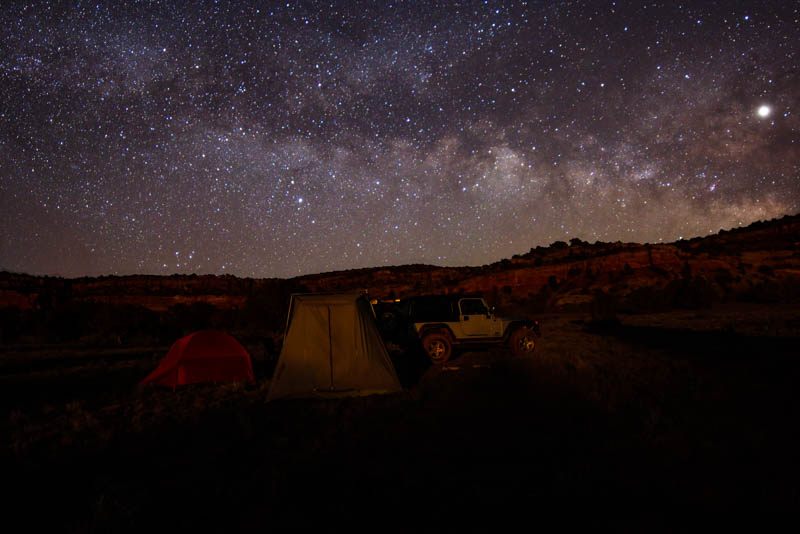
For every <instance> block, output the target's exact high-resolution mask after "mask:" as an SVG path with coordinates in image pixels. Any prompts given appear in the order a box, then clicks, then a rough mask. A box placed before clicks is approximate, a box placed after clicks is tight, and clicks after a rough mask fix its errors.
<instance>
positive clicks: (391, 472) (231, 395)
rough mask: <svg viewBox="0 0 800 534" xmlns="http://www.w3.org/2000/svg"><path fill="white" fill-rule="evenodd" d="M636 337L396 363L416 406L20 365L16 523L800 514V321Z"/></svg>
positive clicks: (433, 525) (695, 315) (8, 422)
mask: <svg viewBox="0 0 800 534" xmlns="http://www.w3.org/2000/svg"><path fill="white" fill-rule="evenodd" d="M619 319H620V322H619V323H615V322H613V321H610V322H604V323H592V322H591V321H590V320H589V318H588V317H587V316H584V315H581V314H560V315H547V316H543V317H541V320H542V325H543V326H542V334H543V336H542V338H541V339H540V343H539V346H538V347H537V349H536V351H535V353H534V354H533V355H531V356H529V357H525V358H516V357H514V356H512V355H511V354H510V353H508V352H506V351H504V350H500V349H494V350H491V351H488V352H469V353H463V354H460V355H457V356H456V357H455V358H454V359H452V360H451V361H450V362H448V364H446V365H445V366H444V367H432V366H430V365H428V364H427V363H425V362H424V361H423V360H421V359H420V358H419V357H416V356H413V355H408V354H402V353H400V352H399V351H397V350H395V351H392V352H393V357H394V360H395V362H396V366H397V368H398V372H399V374H400V376H401V380H402V382H403V383H404V386H405V390H404V392H403V393H400V394H396V395H388V396H374V397H364V398H353V399H337V400H326V401H320V400H306V401H282V402H273V403H269V404H267V403H265V398H266V393H267V390H268V388H269V375H270V373H271V369H272V366H273V365H274V362H272V361H270V360H265V359H264V358H263V357H258V356H256V358H255V361H254V365H255V371H256V376H257V379H258V380H257V383H256V384H255V385H244V384H224V385H201V386H190V387H185V388H180V389H179V390H177V391H175V392H173V391H171V390H157V389H151V388H146V389H140V388H138V387H137V385H136V384H137V382H138V381H139V380H141V379H142V378H143V377H144V376H145V375H146V374H147V373H148V372H149V371H150V370H152V369H153V368H154V367H155V366H156V364H157V363H158V361H159V360H160V358H161V357H163V355H164V354H165V353H166V350H167V348H168V347H148V348H130V349H115V350H100V349H94V350H92V349H71V350H67V349H65V348H63V347H38V348H25V347H6V348H5V349H4V350H3V352H2V353H0V395H2V402H3V407H4V410H5V415H6V418H5V421H4V422H3V433H2V434H3V435H4V436H7V438H6V439H7V443H8V446H7V447H6V448H5V451H4V453H3V465H4V470H3V471H4V479H5V481H6V488H7V489H11V492H12V493H13V495H12V496H11V497H10V499H7V500H6V502H5V503H4V504H5V505H6V506H7V510H8V511H9V512H10V513H11V515H12V516H13V515H18V516H19V518H20V519H22V518H24V520H25V521H26V524H28V525H29V526H33V527H40V526H41V527H43V526H50V527H54V528H57V529H58V530H59V531H106V530H108V531H116V532H119V531H133V530H137V531H141V530H142V529H143V528H148V529H149V528H153V526H154V525H158V526H159V527H161V528H179V529H188V528H197V527H200V528H203V529H204V530H206V529H210V528H220V529H225V530H227V531H231V530H234V531H235V530H245V529H251V528H265V527H266V528H273V527H276V526H280V527H281V528H287V527H288V528H294V527H296V528H310V527H320V526H321V527H325V528H335V529H344V528H348V529H351V528H357V529H365V530H366V529H370V530H374V529H378V528H379V529H381V530H384V529H390V530H395V529H397V530H405V529H408V530H411V529H414V530H418V529H420V528H422V529H437V528H441V527H445V528H449V527H454V526H459V527H461V526H463V527H476V526H479V525H481V526H482V525H486V526H491V527H493V528H503V529H504V530H505V529H511V528H517V527H519V526H522V527H523V528H526V529H529V528H531V527H534V526H537V525H541V524H543V523H544V522H547V523H553V522H555V523H557V524H558V525H561V526H570V525H577V524H583V523H605V524H612V525H621V526H625V525H635V526H637V527H641V526H645V527H646V528H648V529H649V530H654V529H655V530H658V529H659V527H663V529H664V530H672V528H673V527H675V526H679V525H683V526H685V525H686V523H685V521H687V520H688V518H690V517H694V516H695V515H696V514H698V513H699V514H702V515H703V516H705V517H706V518H707V520H709V521H713V522H714V523H716V524H718V523H719V522H720V521H724V522H730V523H734V522H739V521H742V520H745V519H753V520H757V521H758V522H759V524H761V525H762V526H763V524H764V522H769V521H771V520H774V519H776V518H778V517H779V516H782V515H783V514H785V513H788V512H791V511H792V510H796V509H797V507H798V505H800V483H798V482H797V481H798V480H800V476H799V475H800V463H799V462H798V461H797V451H798V444H799V443H800V442H799V441H798V436H797V430H796V429H797V425H798V423H797V422H798V416H800V401H799V400H798V398H797V395H796V390H797V384H798V379H800V350H798V346H800V345H798V340H800V307H798V306H783V307H782V308H780V309H775V308H769V309H768V308H764V307H758V306H739V307H735V308H734V307H728V308H721V309H713V310H699V311H681V312H669V313H662V314H653V315H630V316H620V317H619ZM256 354H257V353H256V352H254V355H256ZM520 521H522V523H520Z"/></svg>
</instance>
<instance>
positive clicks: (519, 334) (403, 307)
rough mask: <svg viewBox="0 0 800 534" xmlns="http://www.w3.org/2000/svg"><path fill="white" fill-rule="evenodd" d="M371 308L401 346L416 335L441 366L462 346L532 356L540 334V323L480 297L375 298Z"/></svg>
mask: <svg viewBox="0 0 800 534" xmlns="http://www.w3.org/2000/svg"><path fill="white" fill-rule="evenodd" d="M373 310H374V311H375V315H376V318H377V320H378V326H379V329H380V330H381V333H382V334H383V335H384V337H385V338H387V339H389V340H391V341H394V342H397V343H399V344H401V345H403V344H406V343H404V341H407V340H408V339H413V340H415V341H417V342H418V343H421V345H422V348H423V350H424V351H425V353H426V354H427V355H428V357H429V358H430V359H431V361H432V362H434V363H437V364H441V363H445V362H446V361H448V360H449V359H450V357H451V356H452V354H453V351H454V350H458V349H478V348H487V347H489V346H496V345H507V346H508V347H509V348H511V350H512V351H513V352H514V354H516V355H518V356H521V355H525V354H530V353H531V352H533V350H534V349H535V348H536V337H538V336H541V333H540V330H539V321H535V320H528V319H517V318H506V317H497V316H496V315H495V314H494V313H493V310H492V309H490V308H489V307H488V306H487V305H486V302H485V301H484V300H483V298H481V296H480V295H426V296H418V297H410V298H408V299H404V300H396V301H389V302H380V301H373Z"/></svg>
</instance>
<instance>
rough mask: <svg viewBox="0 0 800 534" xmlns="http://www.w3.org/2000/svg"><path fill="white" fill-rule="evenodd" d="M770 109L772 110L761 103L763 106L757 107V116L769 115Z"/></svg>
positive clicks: (764, 116)
mask: <svg viewBox="0 0 800 534" xmlns="http://www.w3.org/2000/svg"><path fill="white" fill-rule="evenodd" d="M771 111H772V110H771V109H770V107H769V106H767V105H763V106H761V107H759V108H758V116H759V117H761V118H766V117H768V116H769V114H770V112H771Z"/></svg>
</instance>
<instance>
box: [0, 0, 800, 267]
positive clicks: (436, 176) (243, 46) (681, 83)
mask: <svg viewBox="0 0 800 534" xmlns="http://www.w3.org/2000/svg"><path fill="white" fill-rule="evenodd" d="M798 27H800V7H798V3H796V2H789V1H772V2H763V1H752V2H714V1H694V0H687V1H685V2H677V1H671V0H670V1H664V2H660V1H656V2H624V1H617V2H614V1H592V0H586V1H569V0H567V1H562V2H539V1H529V2H502V1H497V2H495V1H477V2H472V1H464V2H437V1H431V2H422V1H419V2H363V1H344V2H324V3H323V2H297V1H282V2H269V1H260V2H243V1H239V2H237V1H232V2H222V1H219V2H180V1H171V2H161V1H142V2H134V1H129V2H122V1H119V2H104V1H101V0H95V1H92V2H76V1H73V2H55V1H42V2H35V1H22V2H19V1H13V0H12V1H9V0H4V1H3V5H2V8H0V268H3V269H6V270H11V271H17V272H27V273H31V274H50V275H60V276H67V277H75V276H83V275H91V276H95V275H104V274H136V273H141V274H172V273H182V274H189V273H198V274H206V273H216V274H222V273H229V274H234V275H237V276H250V277H291V276H296V275H300V274H308V273H316V272H324V271H331V270H339V269H351V268H359V267H372V266H383V265H401V264H409V263H428V264H437V265H482V264H486V263H491V262H494V261H497V260H500V259H502V258H507V257H511V256H512V255H514V254H521V253H525V252H527V251H528V250H530V248H532V247H535V246H538V245H542V246H547V245H548V244H550V243H552V242H553V241H556V240H562V241H568V240H570V239H572V238H579V239H582V240H586V241H589V242H594V241H598V240H599V241H618V240H620V241H636V242H652V243H655V242H666V241H673V240H676V239H679V238H681V237H683V238H689V237H694V236H699V235H707V234H709V233H715V232H717V231H719V230H720V229H721V228H732V227H736V226H740V225H746V224H749V223H751V222H753V221H756V220H759V219H770V218H773V217H780V216H782V215H785V214H794V213H797V212H798V211H800V175H799V174H800V173H799V172H798V169H800V118H799V117H798V115H799V114H800V75H799V74H798V65H800V55H798V52H799V51H800V30H798Z"/></svg>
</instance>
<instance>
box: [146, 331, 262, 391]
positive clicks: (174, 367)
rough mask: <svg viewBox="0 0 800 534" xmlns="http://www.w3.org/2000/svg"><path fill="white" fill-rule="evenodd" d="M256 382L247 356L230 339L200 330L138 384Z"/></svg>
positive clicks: (227, 335) (248, 355)
mask: <svg viewBox="0 0 800 534" xmlns="http://www.w3.org/2000/svg"><path fill="white" fill-rule="evenodd" d="M236 381H248V382H255V378H254V376H253V366H252V363H251V362H250V354H248V352H247V351H246V350H245V348H244V347H242V345H241V344H240V343H239V342H238V341H236V339H234V338H233V336H231V335H229V334H227V333H225V332H221V331H219V330H200V331H199V332H195V333H193V334H189V335H188V336H186V337H182V338H181V339H179V340H178V341H176V342H175V343H173V345H172V347H171V348H170V349H169V352H168V353H167V355H166V356H165V357H164V359H163V360H161V363H159V364H158V367H156V369H155V371H153V372H152V373H150V374H149V375H147V377H146V378H145V379H144V380H142V381H141V382H140V383H139V385H146V384H154V385H158V386H167V387H172V388H174V387H175V386H182V385H185V384H196V383H198V382H236Z"/></svg>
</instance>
